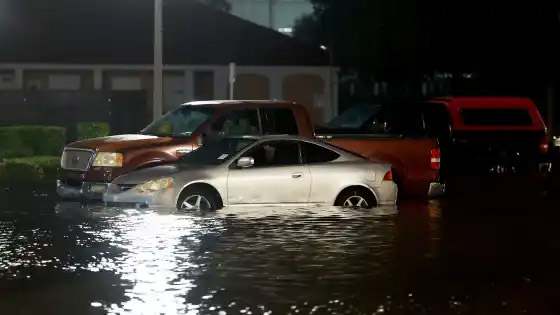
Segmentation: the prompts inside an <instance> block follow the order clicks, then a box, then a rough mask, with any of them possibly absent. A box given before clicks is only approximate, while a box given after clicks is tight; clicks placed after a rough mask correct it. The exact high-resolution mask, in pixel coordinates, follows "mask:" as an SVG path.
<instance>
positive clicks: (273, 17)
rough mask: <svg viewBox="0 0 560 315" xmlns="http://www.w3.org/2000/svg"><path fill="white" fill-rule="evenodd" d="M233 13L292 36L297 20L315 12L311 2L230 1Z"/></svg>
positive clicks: (283, 0) (286, 0) (298, 0)
mask: <svg viewBox="0 0 560 315" xmlns="http://www.w3.org/2000/svg"><path fill="white" fill-rule="evenodd" d="M230 3H231V13H232V14H234V15H236V16H238V17H240V18H242V19H245V20H248V21H251V22H253V23H256V24H259V25H262V26H266V27H268V28H271V29H274V30H277V31H279V32H282V33H285V34H288V35H291V34H292V32H293V28H294V24H295V22H296V20H297V19H298V18H300V17H302V16H304V15H306V14H310V13H312V12H313V5H312V4H311V1H309V0H230Z"/></svg>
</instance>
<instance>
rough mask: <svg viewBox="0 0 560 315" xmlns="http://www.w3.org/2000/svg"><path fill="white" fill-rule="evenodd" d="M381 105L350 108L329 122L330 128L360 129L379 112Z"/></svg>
mask: <svg viewBox="0 0 560 315" xmlns="http://www.w3.org/2000/svg"><path fill="white" fill-rule="evenodd" d="M380 109H381V106H379V105H358V106H353V107H351V108H349V109H348V110H346V111H344V112H343V113H342V114H340V115H339V116H337V117H335V118H334V119H333V120H331V122H329V124H328V127H329V128H343V129H360V128H362V127H363V126H364V125H365V124H366V123H367V122H368V121H369V120H370V119H371V118H372V117H373V116H374V115H375V114H377V112H379V110H380Z"/></svg>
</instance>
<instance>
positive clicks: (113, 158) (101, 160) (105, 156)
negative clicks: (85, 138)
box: [93, 152, 123, 167]
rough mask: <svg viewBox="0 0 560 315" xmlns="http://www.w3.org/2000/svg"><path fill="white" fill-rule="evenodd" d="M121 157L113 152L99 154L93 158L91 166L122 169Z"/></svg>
mask: <svg viewBox="0 0 560 315" xmlns="http://www.w3.org/2000/svg"><path fill="white" fill-rule="evenodd" d="M122 165H123V155H122V154H121V153H114V152H99V153H97V155H96V156H95V160H94V161H93V166H101V167H122Z"/></svg>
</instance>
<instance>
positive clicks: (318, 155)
mask: <svg viewBox="0 0 560 315" xmlns="http://www.w3.org/2000/svg"><path fill="white" fill-rule="evenodd" d="M302 149H303V162H304V163H305V164H314V163H327V162H331V161H334V160H336V159H338V158H339V157H340V154H338V153H336V152H334V151H331V150H329V149H327V148H323V147H321V146H318V145H316V144H313V143H308V142H302Z"/></svg>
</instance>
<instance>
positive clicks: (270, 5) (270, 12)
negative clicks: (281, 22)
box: [268, 0, 276, 29]
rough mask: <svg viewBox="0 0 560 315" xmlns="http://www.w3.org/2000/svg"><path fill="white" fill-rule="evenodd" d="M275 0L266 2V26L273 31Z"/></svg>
mask: <svg viewBox="0 0 560 315" xmlns="http://www.w3.org/2000/svg"><path fill="white" fill-rule="evenodd" d="M275 2H276V0H268V24H269V25H268V26H269V27H270V28H271V29H275V26H274V3H275Z"/></svg>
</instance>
